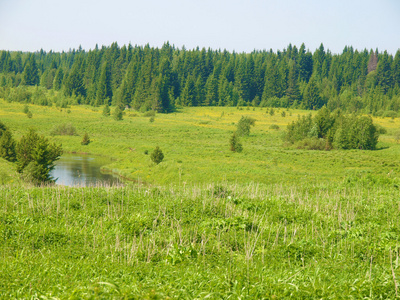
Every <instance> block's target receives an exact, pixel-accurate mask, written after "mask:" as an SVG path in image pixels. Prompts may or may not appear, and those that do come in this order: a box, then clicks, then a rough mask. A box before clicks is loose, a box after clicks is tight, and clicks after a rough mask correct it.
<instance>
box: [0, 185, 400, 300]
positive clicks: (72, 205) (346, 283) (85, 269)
mask: <svg viewBox="0 0 400 300" xmlns="http://www.w3.org/2000/svg"><path fill="white" fill-rule="evenodd" d="M397 196H398V188H395V187H393V186H386V187H383V186H379V185H373V186H370V188H369V189H365V188H364V185H363V183H360V182H358V183H354V182H349V181H344V182H342V183H341V184H339V185H337V184H335V185H332V184H331V185H319V186H318V185H308V186H298V185H295V186H282V185H267V186H265V185H260V184H248V185H232V184H228V183H226V182H222V183H221V184H218V185H212V184H211V185H196V186H188V185H184V186H163V187H155V186H153V187H144V186H142V187H140V186H137V185H135V186H126V187H87V188H84V189H83V188H66V187H42V188H37V187H25V188H24V187H20V186H19V187H16V186H12V185H10V186H6V187H2V188H0V197H1V199H3V200H2V202H1V206H0V226H1V227H0V228H1V231H0V232H1V238H2V241H3V242H2V244H1V246H0V248H1V267H0V268H1V272H0V290H1V295H2V297H3V298H34V297H52V296H54V297H57V298H69V297H71V298H83V299H89V298H92V297H95V298H114V299H125V298H129V297H133V298H146V297H147V298H150V297H152V296H154V297H155V296H157V297H159V298H165V297H172V298H188V299H191V298H203V297H206V296H209V297H211V298H229V297H234V298H253V299H260V298H265V299H270V298H272V297H273V296H274V295H275V296H277V297H279V298H307V297H311V298H329V297H330V298H367V297H370V298H375V297H382V298H386V299H388V298H391V299H393V298H395V295H396V287H395V282H396V283H398V280H399V278H400V277H399V276H400V269H399V245H400V240H399V234H398V233H399V230H400V224H399V218H398V214H399V211H400V206H399V203H398V201H397V200H396V199H397ZM128 296H129V297H128Z"/></svg>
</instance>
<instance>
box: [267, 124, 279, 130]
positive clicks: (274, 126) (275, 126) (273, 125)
mask: <svg viewBox="0 0 400 300" xmlns="http://www.w3.org/2000/svg"><path fill="white" fill-rule="evenodd" d="M269 129H274V130H279V126H278V125H276V124H272V125H271V126H269Z"/></svg>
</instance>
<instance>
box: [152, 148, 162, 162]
mask: <svg viewBox="0 0 400 300" xmlns="http://www.w3.org/2000/svg"><path fill="white" fill-rule="evenodd" d="M150 158H151V160H152V161H153V162H154V163H155V164H157V165H158V164H159V163H160V162H162V161H163V159H164V154H163V153H162V151H161V149H160V147H158V146H157V147H156V148H155V149H154V151H153V152H152V153H151V155H150Z"/></svg>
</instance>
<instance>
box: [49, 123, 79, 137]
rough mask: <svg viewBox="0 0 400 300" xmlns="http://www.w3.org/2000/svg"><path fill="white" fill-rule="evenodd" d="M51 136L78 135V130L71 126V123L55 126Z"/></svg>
mask: <svg viewBox="0 0 400 300" xmlns="http://www.w3.org/2000/svg"><path fill="white" fill-rule="evenodd" d="M50 135H71V136H73V135H77V133H76V128H75V127H74V126H73V125H72V124H71V123H68V124H66V123H63V124H60V125H57V126H54V128H53V129H52V130H51V132H50Z"/></svg>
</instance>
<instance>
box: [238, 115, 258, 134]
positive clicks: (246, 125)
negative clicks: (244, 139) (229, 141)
mask: <svg viewBox="0 0 400 300" xmlns="http://www.w3.org/2000/svg"><path fill="white" fill-rule="evenodd" d="M255 123H256V120H255V119H253V118H251V117H243V116H242V117H241V118H240V120H239V122H238V123H237V130H236V134H237V135H238V136H244V135H249V134H250V127H251V126H254V125H255Z"/></svg>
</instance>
